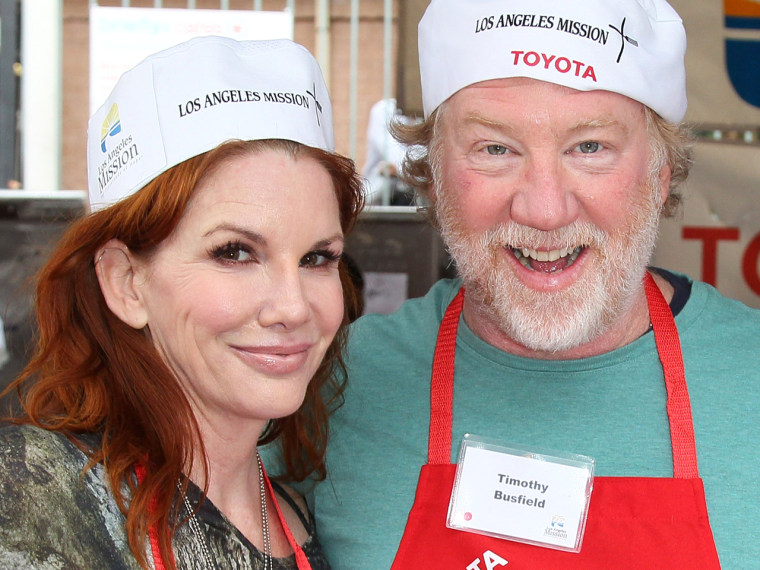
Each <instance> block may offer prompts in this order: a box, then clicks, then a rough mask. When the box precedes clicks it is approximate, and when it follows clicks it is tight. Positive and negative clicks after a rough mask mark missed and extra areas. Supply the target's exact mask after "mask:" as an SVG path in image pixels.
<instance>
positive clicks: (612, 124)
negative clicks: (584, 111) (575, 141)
mask: <svg viewBox="0 0 760 570" xmlns="http://www.w3.org/2000/svg"><path fill="white" fill-rule="evenodd" d="M608 128H618V129H620V130H622V131H623V132H628V130H629V129H628V127H627V126H626V125H625V124H623V123H621V122H620V121H618V120H616V119H613V118H612V117H599V118H596V119H588V120H582V121H578V122H577V123H575V124H574V125H573V126H572V127H570V131H574V132H578V131H584V130H588V129H608Z"/></svg>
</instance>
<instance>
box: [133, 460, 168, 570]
mask: <svg viewBox="0 0 760 570" xmlns="http://www.w3.org/2000/svg"><path fill="white" fill-rule="evenodd" d="M135 474H136V475H137V484H138V485H139V484H140V483H142V482H143V481H144V480H145V466H144V465H143V464H142V463H140V462H138V463H136V464H135ZM155 505H156V499H155V497H154V498H153V499H151V501H150V507H149V509H150V511H151V512H152V511H154V510H155ZM148 538H149V539H150V550H151V552H152V553H153V566H154V568H155V569H156V570H166V566H164V559H163V558H162V557H161V548H160V547H159V545H158V529H156V525H153V526H151V527H150V530H148ZM171 548H172V546H171V543H170V544H169V551H170V552H171ZM172 554H173V553H172Z"/></svg>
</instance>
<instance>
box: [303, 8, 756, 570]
mask: <svg viewBox="0 0 760 570" xmlns="http://www.w3.org/2000/svg"><path fill="white" fill-rule="evenodd" d="M685 47H686V39H685V33H684V29H683V26H682V23H681V19H680V18H679V16H678V14H677V13H676V12H675V11H674V10H673V9H672V7H671V6H670V5H668V4H667V3H666V2H665V0H587V1H584V2H557V1H556V0H480V1H477V2H475V1H472V0H433V1H432V2H431V4H430V6H429V7H428V9H427V11H426V13H425V15H424V17H423V19H422V21H421V23H420V29H419V52H420V70H421V77H422V91H423V104H424V110H425V122H424V123H422V124H420V125H414V126H407V127H404V126H400V125H399V126H398V128H397V133H398V134H399V136H400V138H401V139H402V142H404V143H405V144H408V145H410V153H409V155H408V157H407V163H406V173H407V177H408V179H409V180H410V181H411V182H413V183H414V184H415V185H416V186H417V187H419V189H420V191H421V193H422V194H423V196H425V197H426V198H427V199H428V200H429V202H430V203H431V205H432V206H431V208H432V214H433V221H434V223H437V224H438V226H439V227H440V229H441V232H442V235H443V238H444V240H445V242H446V244H447V246H448V248H449V250H450V253H451V255H452V257H453V259H454V260H455V262H456V265H457V269H458V272H459V276H460V277H459V279H455V280H444V281H441V282H439V283H437V284H435V285H434V286H433V287H432V289H431V290H430V292H429V293H428V294H427V295H426V296H425V297H424V298H422V299H415V300H411V301H408V302H407V303H405V304H404V306H403V307H402V308H401V309H400V310H399V311H398V312H396V313H395V314H393V315H390V316H367V317H364V318H362V319H360V320H359V321H357V322H356V323H355V324H354V326H353V329H352V335H351V339H350V345H349V349H350V352H349V360H348V365H349V378H348V380H349V384H348V386H349V387H348V390H347V392H346V403H345V406H344V407H343V408H341V410H339V412H338V413H337V414H336V416H335V420H334V422H333V424H332V431H331V436H332V439H331V443H330V447H329V451H328V479H327V481H326V482H325V483H323V484H320V485H318V486H317V487H316V489H315V491H314V495H313V500H314V507H315V511H316V516H317V519H318V520H317V522H318V527H319V529H320V536H321V539H322V542H323V543H324V544H325V546H326V548H327V551H328V555H329V558H330V559H331V563H332V564H333V566H334V567H335V568H338V569H341V568H346V569H348V568H351V569H356V568H361V569H362V570H374V569H378V570H379V569H387V568H389V567H391V565H393V566H392V567H393V568H394V569H420V568H424V569H427V568H431V569H449V568H451V569H460V570H480V569H489V570H491V569H494V568H501V567H505V566H508V568H509V569H515V568H530V569H534V568H562V569H567V568H583V569H585V570H588V569H594V568H605V569H607V568H615V569H621V568H622V569H625V568H657V569H665V568H667V569H669V570H673V569H690V570H691V569H695V568H702V569H712V568H720V567H721V564H722V567H723V568H737V569H739V568H749V567H753V566H754V565H756V564H757V561H758V560H760V541H758V540H757V539H756V536H755V535H756V532H755V529H754V524H751V522H752V521H754V520H755V519H756V518H757V513H758V512H759V511H760V479H759V478H758V471H759V470H758V465H760V451H759V450H760V445H758V441H757V437H756V436H755V435H754V434H755V430H756V426H757V425H759V424H760V413H758V406H757V402H758V401H760V311H757V310H754V309H750V308H748V307H746V306H744V305H742V304H741V303H739V302H736V301H734V300H730V299H726V298H724V297H722V296H721V295H720V294H719V293H718V292H716V291H715V290H714V289H713V288H711V287H709V286H708V285H706V284H704V283H700V282H697V281H694V280H692V279H690V278H689V277H686V276H684V275H680V274H675V273H672V272H668V271H664V270H661V269H654V268H648V263H649V260H650V257H651V254H652V251H653V248H654V245H655V241H656V237H657V228H658V221H659V219H660V216H663V215H664V216H668V215H673V214H674V213H675V212H676V209H677V206H678V202H679V199H680V197H679V195H678V193H677V191H676V188H677V187H678V186H679V185H680V183H681V182H683V180H684V179H685V178H686V176H687V175H688V171H689V167H690V152H689V148H688V140H687V135H686V129H685V128H684V127H683V125H682V124H681V121H682V120H683V117H684V114H685V111H686V95H685V70H684V62H683V57H684V52H685ZM673 317H675V319H674V318H673ZM687 382H688V388H687ZM420 467H421V468H422V469H421V472H420ZM418 475H419V478H418ZM719 560H720V561H719Z"/></svg>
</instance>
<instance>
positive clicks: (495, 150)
mask: <svg viewBox="0 0 760 570" xmlns="http://www.w3.org/2000/svg"><path fill="white" fill-rule="evenodd" d="M486 152H487V153H488V154H493V155H497V156H498V155H500V154H506V153H507V147H505V146H503V145H500V144H489V145H488V146H487V147H486Z"/></svg>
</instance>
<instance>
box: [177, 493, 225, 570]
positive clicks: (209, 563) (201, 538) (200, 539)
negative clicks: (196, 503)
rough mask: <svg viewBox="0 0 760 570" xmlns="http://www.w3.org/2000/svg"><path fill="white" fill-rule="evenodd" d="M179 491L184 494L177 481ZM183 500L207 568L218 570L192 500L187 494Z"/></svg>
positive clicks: (191, 528) (183, 496)
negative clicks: (191, 503)
mask: <svg viewBox="0 0 760 570" xmlns="http://www.w3.org/2000/svg"><path fill="white" fill-rule="evenodd" d="M177 489H178V490H179V492H180V493H182V486H181V485H180V484H179V481H177ZM182 500H183V502H184V503H185V508H186V509H187V513H188V514H189V515H190V520H189V524H190V530H191V531H193V534H194V535H195V536H196V537H197V538H198V542H199V543H200V545H201V555H202V556H203V561H204V562H205V565H206V568H208V569H209V570H216V564H214V559H213V558H211V553H210V552H209V549H208V545H207V544H206V536H205V535H204V534H203V533H201V527H200V525H199V524H198V519H197V518H196V517H195V512H194V511H193V508H192V506H191V505H190V500H189V499H188V498H187V493H185V494H184V495H182Z"/></svg>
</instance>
